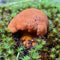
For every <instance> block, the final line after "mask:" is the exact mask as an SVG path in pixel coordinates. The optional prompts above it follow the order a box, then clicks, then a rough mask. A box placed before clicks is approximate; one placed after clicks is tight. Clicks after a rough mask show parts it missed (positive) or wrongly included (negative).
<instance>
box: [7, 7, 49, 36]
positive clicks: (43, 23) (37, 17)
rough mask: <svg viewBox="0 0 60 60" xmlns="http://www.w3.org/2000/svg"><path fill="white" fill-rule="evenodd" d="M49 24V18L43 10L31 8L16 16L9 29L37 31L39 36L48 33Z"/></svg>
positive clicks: (13, 31) (13, 30) (12, 30)
mask: <svg viewBox="0 0 60 60" xmlns="http://www.w3.org/2000/svg"><path fill="white" fill-rule="evenodd" d="M48 25H49V23H48V18H47V16H46V15H45V14H44V13H43V12H42V11H41V10H38V9H36V8H29V9H26V10H23V11H22V12H20V13H19V14H18V15H17V16H15V17H14V18H13V19H12V20H11V22H10V23H9V25H8V29H9V30H10V31H11V32H12V33H15V32H17V31H19V30H22V31H25V30H27V31H28V32H32V31H36V32H37V33H36V35H38V36H39V35H44V34H46V33H47V27H48Z"/></svg>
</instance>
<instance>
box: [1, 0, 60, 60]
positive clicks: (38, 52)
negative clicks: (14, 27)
mask: <svg viewBox="0 0 60 60" xmlns="http://www.w3.org/2000/svg"><path fill="white" fill-rule="evenodd" d="M26 8H37V9H40V10H42V11H43V12H44V13H45V14H46V15H47V16H48V18H49V23H50V26H49V30H48V36H47V39H41V38H38V39H37V42H38V44H37V45H36V46H34V47H33V48H32V49H30V50H28V54H27V55H25V54H24V52H23V50H24V51H27V50H25V49H26V48H25V47H24V46H21V47H16V43H15V41H14V40H13V38H12V36H11V33H10V31H9V30H8V28H7V26H8V24H9V22H10V20H11V19H12V18H13V17H14V16H16V14H18V13H19V12H21V11H22V10H24V9H26ZM2 59H3V60H20V59H22V60H40V59H41V60H44V59H46V60H52V59H54V60H55V59H57V60H60V4H59V3H56V2H52V1H51V0H42V1H41V2H39V1H36V2H33V1H30V2H28V1H22V2H17V3H10V4H6V5H1V6H0V60H2Z"/></svg>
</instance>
